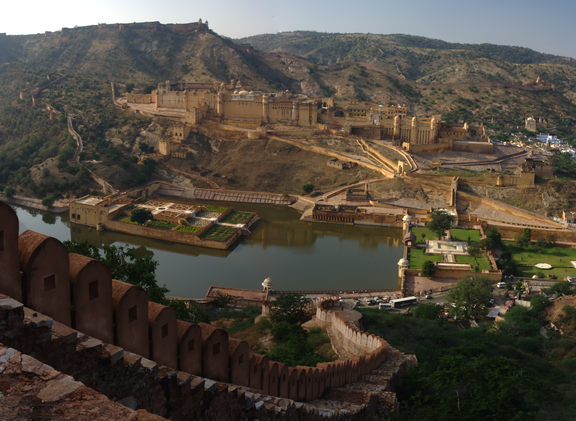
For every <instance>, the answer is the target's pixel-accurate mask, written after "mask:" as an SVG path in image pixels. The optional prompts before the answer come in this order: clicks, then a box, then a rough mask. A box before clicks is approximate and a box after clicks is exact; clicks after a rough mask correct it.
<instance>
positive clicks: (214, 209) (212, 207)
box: [205, 205, 228, 213]
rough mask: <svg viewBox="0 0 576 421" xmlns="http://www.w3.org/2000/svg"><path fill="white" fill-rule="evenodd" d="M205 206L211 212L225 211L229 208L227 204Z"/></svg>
mask: <svg viewBox="0 0 576 421" xmlns="http://www.w3.org/2000/svg"><path fill="white" fill-rule="evenodd" d="M205 208H206V209H208V210H209V211H210V212H218V213H223V212H226V211H227V210H228V207H227V206H216V205H208V206H205Z"/></svg>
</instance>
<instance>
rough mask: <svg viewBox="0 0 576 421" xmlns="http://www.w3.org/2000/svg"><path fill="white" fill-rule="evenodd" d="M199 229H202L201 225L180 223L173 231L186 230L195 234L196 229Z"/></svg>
mask: <svg viewBox="0 0 576 421" xmlns="http://www.w3.org/2000/svg"><path fill="white" fill-rule="evenodd" d="M201 229H202V227H198V226H194V227H189V226H188V225H180V226H179V227H178V228H176V230H175V231H180V232H188V233H190V234H195V233H197V232H198V231H200V230H201Z"/></svg>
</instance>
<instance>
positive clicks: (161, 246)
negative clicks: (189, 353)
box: [12, 202, 403, 298]
mask: <svg viewBox="0 0 576 421" xmlns="http://www.w3.org/2000/svg"><path fill="white" fill-rule="evenodd" d="M202 203H206V202H202ZM218 204H221V205H231V206H234V207H235V208H236V209H238V210H248V211H255V212H258V215H259V218H260V221H259V222H258V223H257V224H256V225H254V226H253V227H252V233H251V234H250V235H249V236H248V237H242V239H241V240H240V241H239V242H238V243H237V244H235V246H233V247H232V248H231V249H229V250H226V251H223V250H212V249H206V248H201V247H194V246H189V245H185V244H176V243H170V242H167V241H161V240H155V239H149V238H144V237H138V236H133V235H129V234H122V233H116V232H106V231H104V232H98V231H96V229H94V228H92V229H89V228H88V227H85V226H82V225H77V224H72V223H70V220H69V216H68V214H65V215H63V216H62V215H54V214H50V213H46V212H39V211H36V210H31V209H25V208H21V207H17V206H12V207H13V208H14V209H15V210H16V212H17V214H18V217H19V219H20V232H23V231H25V230H28V229H30V230H33V231H37V232H40V233H42V234H45V235H49V236H51V237H55V238H57V239H59V240H60V241H65V240H70V239H74V240H78V241H80V240H88V241H90V242H91V243H92V244H95V245H96V246H98V247H102V245H104V244H108V245H109V244H115V245H124V244H128V245H129V246H131V247H135V248H137V254H138V255H140V256H142V255H150V256H153V257H154V259H155V260H157V261H158V262H159V265H158V269H157V272H156V274H157V279H158V282H159V283H160V284H166V286H167V287H168V288H169V289H170V290H171V292H170V294H169V295H171V296H179V297H187V298H203V297H204V296H205V295H206V292H207V291H208V288H209V287H210V286H211V285H215V286H226V287H235V288H249V289H262V282H263V281H264V279H265V278H267V277H270V278H271V279H272V282H273V285H274V288H275V289H276V290H342V289H348V290H350V289H352V290H354V289H385V288H396V287H397V286H398V275H397V273H398V270H397V269H398V266H397V262H398V260H399V259H400V258H401V257H402V252H403V247H402V230H400V229H396V228H381V227H367V226H348V225H338V224H324V223H310V222H303V221H300V220H299V219H300V213H299V212H298V211H296V210H294V209H291V208H287V207H276V206H270V205H253V204H242V203H229V204H228V203H226V204H225V203H222V202H218Z"/></svg>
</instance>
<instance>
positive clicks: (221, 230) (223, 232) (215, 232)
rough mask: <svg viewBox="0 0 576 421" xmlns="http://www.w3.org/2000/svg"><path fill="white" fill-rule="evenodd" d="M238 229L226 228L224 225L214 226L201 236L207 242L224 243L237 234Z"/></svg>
mask: <svg viewBox="0 0 576 421" xmlns="http://www.w3.org/2000/svg"><path fill="white" fill-rule="evenodd" d="M237 229H238V228H233V227H225V226H222V225H214V226H212V228H210V229H209V230H208V231H206V232H205V233H204V234H202V235H201V237H202V238H206V239H207V240H216V241H224V240H226V239H227V238H228V237H230V236H231V235H232V234H234V233H235V232H236V230H237Z"/></svg>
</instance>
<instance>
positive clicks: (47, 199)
mask: <svg viewBox="0 0 576 421" xmlns="http://www.w3.org/2000/svg"><path fill="white" fill-rule="evenodd" d="M55 201H56V198H55V197H54V195H50V196H46V197H45V198H44V199H42V206H46V207H47V208H49V207H50V206H52V205H53V204H54V202H55Z"/></svg>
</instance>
